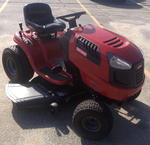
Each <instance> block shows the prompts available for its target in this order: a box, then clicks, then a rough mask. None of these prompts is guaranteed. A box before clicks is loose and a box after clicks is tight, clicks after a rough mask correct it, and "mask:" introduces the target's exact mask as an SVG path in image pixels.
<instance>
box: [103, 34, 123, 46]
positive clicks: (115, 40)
mask: <svg viewBox="0 0 150 145" xmlns="http://www.w3.org/2000/svg"><path fill="white" fill-rule="evenodd" d="M104 43H105V44H107V45H109V46H113V47H115V48H117V47H120V46H122V45H123V42H122V41H121V40H120V39H119V38H117V37H114V38H112V39H109V40H106V41H104Z"/></svg>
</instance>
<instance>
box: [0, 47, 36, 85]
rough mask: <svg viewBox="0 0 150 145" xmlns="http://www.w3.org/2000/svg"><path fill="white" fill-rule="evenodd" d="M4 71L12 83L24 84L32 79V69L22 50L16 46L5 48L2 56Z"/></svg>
mask: <svg viewBox="0 0 150 145" xmlns="http://www.w3.org/2000/svg"><path fill="white" fill-rule="evenodd" d="M2 62H3V67H4V70H5V72H6V74H7V76H8V78H9V79H10V80H11V82H13V83H25V82H28V81H29V80H30V79H31V78H32V77H33V74H34V72H33V69H32V67H31V65H30V63H29V61H28V59H27V56H26V55H25V53H24V52H23V50H22V49H21V48H20V47H19V46H17V45H14V46H11V47H10V48H6V49H4V51H3V54H2Z"/></svg>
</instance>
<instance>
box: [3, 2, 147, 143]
mask: <svg viewBox="0 0 150 145" xmlns="http://www.w3.org/2000/svg"><path fill="white" fill-rule="evenodd" d="M84 14H86V13H85V12H76V13H72V14H68V15H63V16H59V17H54V16H53V14H52V11H51V8H50V6H49V5H48V4H45V3H30V4H27V5H26V6H24V19H25V24H26V26H27V27H28V29H27V30H23V27H22V23H20V24H19V26H20V30H19V31H18V32H16V33H15V34H14V38H13V40H14V42H15V43H16V45H13V46H11V47H9V48H5V49H4V51H3V55H2V62H3V67H4V70H5V72H6V74H7V76H8V78H9V79H10V82H9V83H8V84H7V85H6V94H7V96H8V97H9V98H10V99H11V101H12V102H13V104H15V105H16V106H17V107H18V108H21V107H27V108H31V107H36V106H39V105H44V106H49V109H50V111H51V112H55V111H56V110H57V109H58V108H61V107H64V105H66V104H68V103H69V102H70V101H71V100H73V99H74V100H80V101H79V103H78V104H77V105H76V107H75V110H74V112H73V115H72V125H73V128H74V131H75V132H76V133H77V134H78V135H79V136H81V137H83V138H88V139H92V140H100V139H102V138H104V137H106V136H107V135H108V134H109V133H110V131H111V129H112V126H113V115H112V113H111V110H110V107H109V105H110V104H112V103H115V104H123V103H125V102H126V103H127V102H129V101H133V100H134V99H135V98H137V97H138V96H139V94H140V92H141V90H142V86H143V83H144V78H145V77H144V58H143V55H142V53H141V50H140V49H139V48H138V47H137V46H136V45H134V44H133V43H132V42H130V41H129V40H127V39H126V38H124V37H123V36H120V35H118V34H116V33H114V32H111V31H109V30H106V29H105V28H100V27H98V26H95V25H91V24H87V25H81V24H79V25H77V22H76V20H77V19H78V18H80V16H81V15H84ZM64 21H65V22H67V23H68V28H67V29H65V28H66V24H65V23H64ZM34 73H36V75H34Z"/></svg>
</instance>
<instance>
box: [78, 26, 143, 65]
mask: <svg viewBox="0 0 150 145" xmlns="http://www.w3.org/2000/svg"><path fill="white" fill-rule="evenodd" d="M78 34H79V33H78ZM79 35H80V36H83V37H84V38H86V39H88V40H90V41H91V42H93V43H95V44H96V45H98V46H99V47H100V53H101V55H107V53H109V52H111V53H114V54H116V55H118V56H120V57H122V58H124V59H126V60H128V61H130V62H132V63H135V62H138V61H140V60H141V59H143V55H142V54H141V51H140V50H139V48H138V47H137V46H135V45H134V44H133V43H132V42H130V41H129V40H127V39H126V38H124V37H122V36H120V35H118V34H116V33H114V32H111V31H108V30H106V29H104V28H100V27H97V26H93V25H87V26H85V27H84V31H82V32H80V34H79Z"/></svg>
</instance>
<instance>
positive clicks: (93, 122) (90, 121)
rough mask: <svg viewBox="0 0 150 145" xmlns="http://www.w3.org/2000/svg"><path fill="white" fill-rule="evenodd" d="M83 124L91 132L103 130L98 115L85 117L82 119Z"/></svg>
mask: <svg viewBox="0 0 150 145" xmlns="http://www.w3.org/2000/svg"><path fill="white" fill-rule="evenodd" d="M81 124H82V126H83V128H84V129H85V130H86V131H89V132H98V131H100V130H101V126H102V125H101V122H100V120H98V119H97V118H96V117H93V116H88V117H85V118H84V119H83V120H82V121H81Z"/></svg>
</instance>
